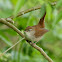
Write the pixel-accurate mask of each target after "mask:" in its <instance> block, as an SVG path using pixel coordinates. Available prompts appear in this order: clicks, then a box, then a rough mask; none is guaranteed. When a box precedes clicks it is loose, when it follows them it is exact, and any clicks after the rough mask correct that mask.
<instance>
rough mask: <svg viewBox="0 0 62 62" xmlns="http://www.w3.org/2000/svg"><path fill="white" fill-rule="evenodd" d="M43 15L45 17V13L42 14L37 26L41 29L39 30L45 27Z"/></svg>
mask: <svg viewBox="0 0 62 62" xmlns="http://www.w3.org/2000/svg"><path fill="white" fill-rule="evenodd" d="M45 15H46V12H45V13H44V15H43V17H42V18H41V19H40V21H39V23H38V25H39V26H40V27H41V28H44V27H45V24H44V19H45Z"/></svg>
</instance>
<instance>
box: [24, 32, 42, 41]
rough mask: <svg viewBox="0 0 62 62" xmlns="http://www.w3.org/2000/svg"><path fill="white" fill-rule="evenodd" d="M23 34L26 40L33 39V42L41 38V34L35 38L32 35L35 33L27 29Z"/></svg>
mask: <svg viewBox="0 0 62 62" xmlns="http://www.w3.org/2000/svg"><path fill="white" fill-rule="evenodd" d="M24 34H25V37H26V38H27V39H28V40H30V41H33V42H34V41H39V40H40V39H41V37H42V36H40V37H37V38H36V37H35V35H34V34H35V31H28V32H27V31H25V32H24Z"/></svg>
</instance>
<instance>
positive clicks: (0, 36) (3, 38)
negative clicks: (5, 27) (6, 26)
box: [0, 31, 12, 46]
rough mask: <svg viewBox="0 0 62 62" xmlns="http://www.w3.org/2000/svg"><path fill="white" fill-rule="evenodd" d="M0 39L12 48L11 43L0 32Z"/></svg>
mask: <svg viewBox="0 0 62 62" xmlns="http://www.w3.org/2000/svg"><path fill="white" fill-rule="evenodd" d="M0 38H1V39H2V40H3V41H4V42H5V43H6V44H7V45H9V46H12V43H11V41H10V40H9V38H8V37H7V36H6V35H5V34H4V33H3V32H2V31H0Z"/></svg>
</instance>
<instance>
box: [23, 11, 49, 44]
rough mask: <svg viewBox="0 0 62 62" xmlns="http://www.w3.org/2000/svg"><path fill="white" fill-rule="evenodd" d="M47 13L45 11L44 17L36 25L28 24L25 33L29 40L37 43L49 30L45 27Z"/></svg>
mask: <svg viewBox="0 0 62 62" xmlns="http://www.w3.org/2000/svg"><path fill="white" fill-rule="evenodd" d="M45 15H46V12H45V13H44V15H43V17H42V18H41V19H40V21H39V23H38V24H37V25H34V26H28V27H26V29H25V31H24V35H25V37H26V39H27V40H29V41H31V42H33V43H34V42H35V41H36V42H35V44H36V43H37V42H38V41H39V40H41V38H42V36H43V35H44V34H45V33H46V32H48V29H45Z"/></svg>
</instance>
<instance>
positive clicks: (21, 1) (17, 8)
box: [14, 0, 25, 16]
mask: <svg viewBox="0 0 62 62" xmlns="http://www.w3.org/2000/svg"><path fill="white" fill-rule="evenodd" d="M24 1H25V0H18V1H17V4H16V7H15V9H14V16H16V15H17V13H18V12H19V11H20V8H21V7H22V6H23V5H24Z"/></svg>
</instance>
